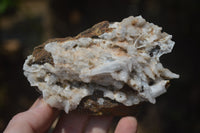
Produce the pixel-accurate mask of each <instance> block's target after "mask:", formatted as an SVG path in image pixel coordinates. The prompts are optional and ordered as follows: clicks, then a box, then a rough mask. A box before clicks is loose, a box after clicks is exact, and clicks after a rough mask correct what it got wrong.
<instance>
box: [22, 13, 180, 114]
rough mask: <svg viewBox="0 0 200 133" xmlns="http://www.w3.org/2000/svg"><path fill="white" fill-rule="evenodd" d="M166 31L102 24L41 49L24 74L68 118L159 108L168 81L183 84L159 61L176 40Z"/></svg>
mask: <svg viewBox="0 0 200 133" xmlns="http://www.w3.org/2000/svg"><path fill="white" fill-rule="evenodd" d="M161 30H162V28H161V27H158V26H157V25H154V24H152V23H149V22H146V21H145V19H143V18H142V17H141V16H137V17H133V16H131V17H128V18H125V19H123V20H122V21H121V22H114V23H109V22H108V21H103V22H101V23H98V24H96V25H94V26H93V27H92V28H90V29H88V30H86V31H84V32H82V33H80V34H79V35H77V36H75V37H67V38H62V39H61V38H60V39H53V40H49V41H47V42H46V43H44V44H42V45H40V46H38V47H36V48H35V49H34V51H33V54H32V55H30V56H28V58H27V60H26V61H25V64H24V67H23V69H24V74H25V76H26V77H27V78H28V81H29V82H30V84H31V86H36V87H37V88H38V89H39V90H40V91H41V92H42V95H43V97H44V99H45V101H46V102H47V103H48V104H49V105H50V106H52V107H56V108H59V109H64V110H65V112H66V113H68V112H69V111H71V110H74V109H76V108H79V109H87V110H90V111H92V112H96V113H105V112H109V109H110V110H112V109H113V108H115V109H117V108H116V107H118V106H121V107H123V108H126V109H127V108H128V107H132V106H134V105H138V104H139V103H140V102H143V101H149V102H151V103H155V102H156V101H155V98H156V97H158V96H159V95H161V94H163V93H164V92H166V86H167V85H168V83H169V79H172V78H179V75H177V74H174V73H172V72H171V71H169V70H168V69H166V68H164V67H163V65H162V64H161V63H160V61H159V58H160V56H161V55H163V54H167V53H170V52H171V51H172V48H173V46H174V42H173V41H172V40H171V38H172V36H171V35H169V34H167V33H165V32H164V33H163V32H161ZM115 111H116V110H115Z"/></svg>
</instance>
